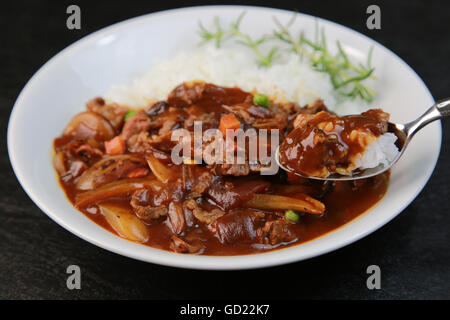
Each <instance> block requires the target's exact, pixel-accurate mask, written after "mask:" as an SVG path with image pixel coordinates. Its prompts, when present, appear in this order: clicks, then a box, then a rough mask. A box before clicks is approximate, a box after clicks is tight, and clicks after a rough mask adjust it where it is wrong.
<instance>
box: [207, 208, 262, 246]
mask: <svg viewBox="0 0 450 320" xmlns="http://www.w3.org/2000/svg"><path fill="white" fill-rule="evenodd" d="M263 217H264V214H262V213H259V212H256V211H250V210H236V211H232V212H230V213H227V214H225V215H223V216H222V217H220V218H218V219H217V220H216V221H215V222H213V223H212V224H210V225H209V229H210V230H211V231H212V232H213V233H214V235H215V236H216V237H217V238H218V239H219V241H220V242H221V243H223V244H232V243H245V242H252V241H254V240H255V239H256V237H257V236H258V235H257V229H258V226H257V224H258V222H259V221H260V220H261V219H262V218H263Z"/></svg>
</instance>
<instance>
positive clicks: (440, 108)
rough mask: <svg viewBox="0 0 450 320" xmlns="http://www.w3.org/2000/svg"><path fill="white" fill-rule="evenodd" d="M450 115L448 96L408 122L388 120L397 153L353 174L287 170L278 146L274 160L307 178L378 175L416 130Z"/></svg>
mask: <svg viewBox="0 0 450 320" xmlns="http://www.w3.org/2000/svg"><path fill="white" fill-rule="evenodd" d="M449 115H450V98H447V99H443V100H440V101H438V102H436V103H435V104H434V105H433V106H432V107H431V108H429V109H428V110H427V111H426V112H425V113H424V114H423V115H422V116H420V117H419V118H417V119H416V120H414V121H411V122H408V123H406V124H402V123H392V122H388V129H387V132H391V133H393V134H395V135H396V136H397V141H396V142H395V144H396V146H397V148H398V150H399V153H398V154H397V156H396V157H395V158H394V159H393V160H392V161H391V162H389V164H387V165H385V164H380V165H378V166H376V167H374V168H368V169H364V170H362V171H358V172H357V173H355V174H353V175H348V176H346V175H340V174H337V173H333V174H330V175H329V176H328V177H326V178H321V177H314V176H304V175H302V174H300V173H298V172H295V171H292V170H289V169H288V168H286V167H285V166H284V165H283V163H282V162H281V161H280V152H279V150H280V146H278V147H277V149H276V151H275V161H276V162H277V164H278V166H279V167H280V168H281V169H283V170H284V171H287V172H289V173H292V174H295V175H297V176H301V177H304V178H308V179H315V180H323V181H348V180H358V179H366V178H370V177H373V176H376V175H379V174H381V173H383V172H385V171H387V170H389V169H390V168H391V167H392V166H393V165H394V164H395V163H396V162H397V161H398V160H399V159H400V157H401V156H402V155H403V153H404V152H405V150H406V147H407V146H408V144H409V142H410V141H411V139H412V137H413V136H414V135H415V134H416V132H418V131H419V130H420V129H422V128H423V127H424V126H426V125H427V124H429V123H431V122H433V121H436V120H439V119H442V118H444V117H447V116H449Z"/></svg>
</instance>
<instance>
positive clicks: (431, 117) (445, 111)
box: [405, 98, 450, 138]
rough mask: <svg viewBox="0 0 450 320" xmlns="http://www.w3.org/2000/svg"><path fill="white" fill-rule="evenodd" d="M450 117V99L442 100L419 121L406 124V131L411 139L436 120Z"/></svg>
mask: <svg viewBox="0 0 450 320" xmlns="http://www.w3.org/2000/svg"><path fill="white" fill-rule="evenodd" d="M447 116H450V98H447V99H442V100H439V101H438V102H436V103H435V104H434V105H433V106H432V107H431V108H430V109H428V110H427V111H426V112H425V113H424V114H423V115H422V116H420V117H419V118H418V119H417V120H414V121H412V122H409V123H406V124H405V130H406V132H407V135H408V137H409V138H411V137H412V136H413V135H414V134H415V133H416V132H417V131H419V130H420V129H422V128H423V127H424V126H426V125H427V124H429V123H430V122H433V121H435V120H439V119H442V118H444V117H447Z"/></svg>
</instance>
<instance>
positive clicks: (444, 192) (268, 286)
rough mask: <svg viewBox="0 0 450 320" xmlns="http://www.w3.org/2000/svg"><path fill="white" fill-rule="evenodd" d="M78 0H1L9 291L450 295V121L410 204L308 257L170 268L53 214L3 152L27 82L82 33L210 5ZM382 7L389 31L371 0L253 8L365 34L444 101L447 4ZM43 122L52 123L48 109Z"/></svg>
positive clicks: (141, 295) (53, 294) (2, 237)
mask: <svg viewBox="0 0 450 320" xmlns="http://www.w3.org/2000/svg"><path fill="white" fill-rule="evenodd" d="M72 2H73V3H75V4H78V5H80V7H81V10H82V29H81V30H76V31H70V30H68V29H67V28H66V27H65V22H66V18H67V15H66V13H65V11H66V8H67V6H68V5H69V4H71V3H72ZM72 2H68V1H55V2H53V1H45V2H44V1H43V2H39V1H5V0H3V1H1V2H0V34H1V37H0V41H1V44H0V66H1V68H0V75H1V76H0V132H1V139H0V298H3V299H60V298H61V299H79V298H82V299H103V298H107V299H126V298H134V299H174V298H183V299H195V298H234V299H236V298H276V299H285V298H302V299H321V298H332V299H335V298H337V299H428V298H438V299H448V298H450V270H449V269H450V248H449V240H450V231H449V229H450V206H449V198H450V193H449V190H450V182H449V178H450V170H449V163H450V159H449V158H450V146H449V138H450V136H449V130H450V121H447V122H445V123H443V142H442V150H441V154H440V157H439V162H438V165H437V167H436V170H435V171H434V173H433V175H432V177H431V179H430V181H429V182H428V184H427V185H426V186H425V188H424V190H423V191H422V192H421V193H420V194H419V196H418V197H417V198H416V199H415V201H414V202H413V203H412V204H411V205H410V206H409V207H408V208H407V209H405V210H404V211H403V212H402V213H401V214H400V215H399V216H398V217H396V218H395V219H394V220H393V221H392V222H390V223H389V224H387V225H386V226H384V227H383V228H381V229H380V230H378V231H376V232H375V233H373V234H371V235H370V236H368V237H366V238H364V239H362V240H360V241H358V242H356V243H354V244H351V245H349V246H347V247H345V248H342V249H340V250H337V251H335V252H332V253H329V254H326V255H324V256H320V257H317V258H314V259H311V260H307V261H303V262H298V263H293V264H290V265H285V266H280V267H274V268H268V269H260V270H247V271H234V272H209V271H194V270H183V269H177V268H169V267H163V266H158V265H153V264H148V263H144V262H140V261H135V260H132V259H129V258H125V257H122V256H119V255H116V254H114V253H111V252H108V251H105V250H103V249H100V248H98V247H96V246H94V245H92V244H90V243H88V242H86V241H84V240H81V239H79V238H77V237H76V236H74V235H72V234H71V233H69V232H68V231H66V230H64V229H63V228H61V227H60V226H58V225H57V224H56V223H55V222H53V221H52V220H50V219H49V218H48V217H47V216H46V215H45V214H44V213H43V212H42V211H41V210H40V209H39V208H38V207H37V206H36V205H35V204H34V203H33V202H32V201H31V200H30V199H29V198H28V196H27V195H26V194H25V192H24V191H23V189H22V188H21V186H20V185H19V183H18V181H17V179H16V177H15V176H14V173H13V172H12V169H11V165H10V162H9V158H8V154H7V150H6V129H7V124H8V118H9V114H10V111H11V109H12V106H13V104H14V101H15V99H16V97H17V96H18V94H19V92H20V90H21V89H22V87H23V86H24V85H25V83H26V82H27V81H28V79H29V78H30V77H31V75H32V74H33V73H34V72H36V71H37V69H38V68H39V67H40V66H41V65H42V64H43V63H45V62H46V61H47V60H48V59H49V58H51V57H52V56H53V55H54V54H56V53H57V52H58V51H60V50H61V49H63V48H64V47H66V46H67V45H69V44H70V43H72V42H73V41H75V40H77V39H79V38H81V37H83V36H84V35H87V34H89V33H91V32H93V31H95V30H98V29H100V28H102V27H104V26H107V25H110V24H112V23H115V22H118V21H122V20H125V19H127V18H130V17H134V16H137V15H141V14H145V13H149V12H153V11H158V10H162V9H167V8H172V7H179V6H185V5H196V4H202V3H200V2H191V3H181V2H178V3H176V2H172V1H164V2H163V3H162V4H161V3H159V4H156V3H153V1H117V2H115V1H114V2H113V1H91V2H87V1H72ZM229 3H230V2H229ZM374 3H377V4H379V5H380V7H381V11H382V29H381V30H374V31H371V30H368V29H367V28H366V27H365V19H366V14H365V10H366V8H367V6H368V5H369V4H371V2H369V1H329V0H322V1H308V2H306V1H300V0H299V1H295V2H290V3H288V2H280V1H272V2H269V1H265V2H262V1H258V2H254V3H253V4H260V5H266V6H272V7H281V8H287V9H297V10H298V11H300V12H305V13H309V14H313V15H317V16H319V17H323V18H326V19H330V20H333V21H335V22H338V23H341V24H344V25H346V26H348V27H351V28H353V29H355V30H357V31H360V32H362V33H364V34H366V35H368V36H370V37H372V38H374V39H375V40H377V41H379V42H380V43H382V44H384V45H385V46H387V47H388V48H390V49H392V50H393V51H394V52H395V53H397V54H398V55H399V56H400V57H402V58H403V59H404V60H405V61H406V62H407V63H408V64H410V65H411V66H412V67H413V68H414V69H415V70H416V71H417V73H418V74H419V75H420V76H421V77H422V79H423V80H424V81H425V83H426V84H427V85H428V87H429V88H430V90H431V92H432V94H433V96H434V97H435V98H443V97H446V96H449V95H450V76H449V75H450V62H449V61H450V37H449V31H450V24H449V19H448V12H450V5H449V2H448V1H435V0H430V1H389V2H387V1H374ZM203 4H205V3H203ZM248 4H251V3H250V2H248ZM399 108H407V106H399ZM405 112H407V111H405ZM36 121H45V114H43V115H42V119H36ZM43 187H45V182H43ZM72 264H75V265H79V266H80V267H81V270H82V288H81V290H73V291H71V290H68V289H67V288H66V277H67V274H66V268H67V266H68V265H72ZM371 264H376V265H379V266H380V268H381V271H382V288H381V290H373V291H372V290H368V289H367V288H366V278H367V274H366V268H367V266H368V265H371Z"/></svg>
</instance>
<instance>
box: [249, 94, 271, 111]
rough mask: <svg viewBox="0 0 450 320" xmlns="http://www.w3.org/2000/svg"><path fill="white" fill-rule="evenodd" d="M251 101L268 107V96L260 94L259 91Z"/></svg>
mask: <svg viewBox="0 0 450 320" xmlns="http://www.w3.org/2000/svg"><path fill="white" fill-rule="evenodd" d="M253 103H254V104H256V105H258V106H261V107H266V108H268V107H269V106H270V100H269V98H268V97H267V96H266V95H265V94H260V93H258V94H256V95H255V96H254V97H253Z"/></svg>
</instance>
